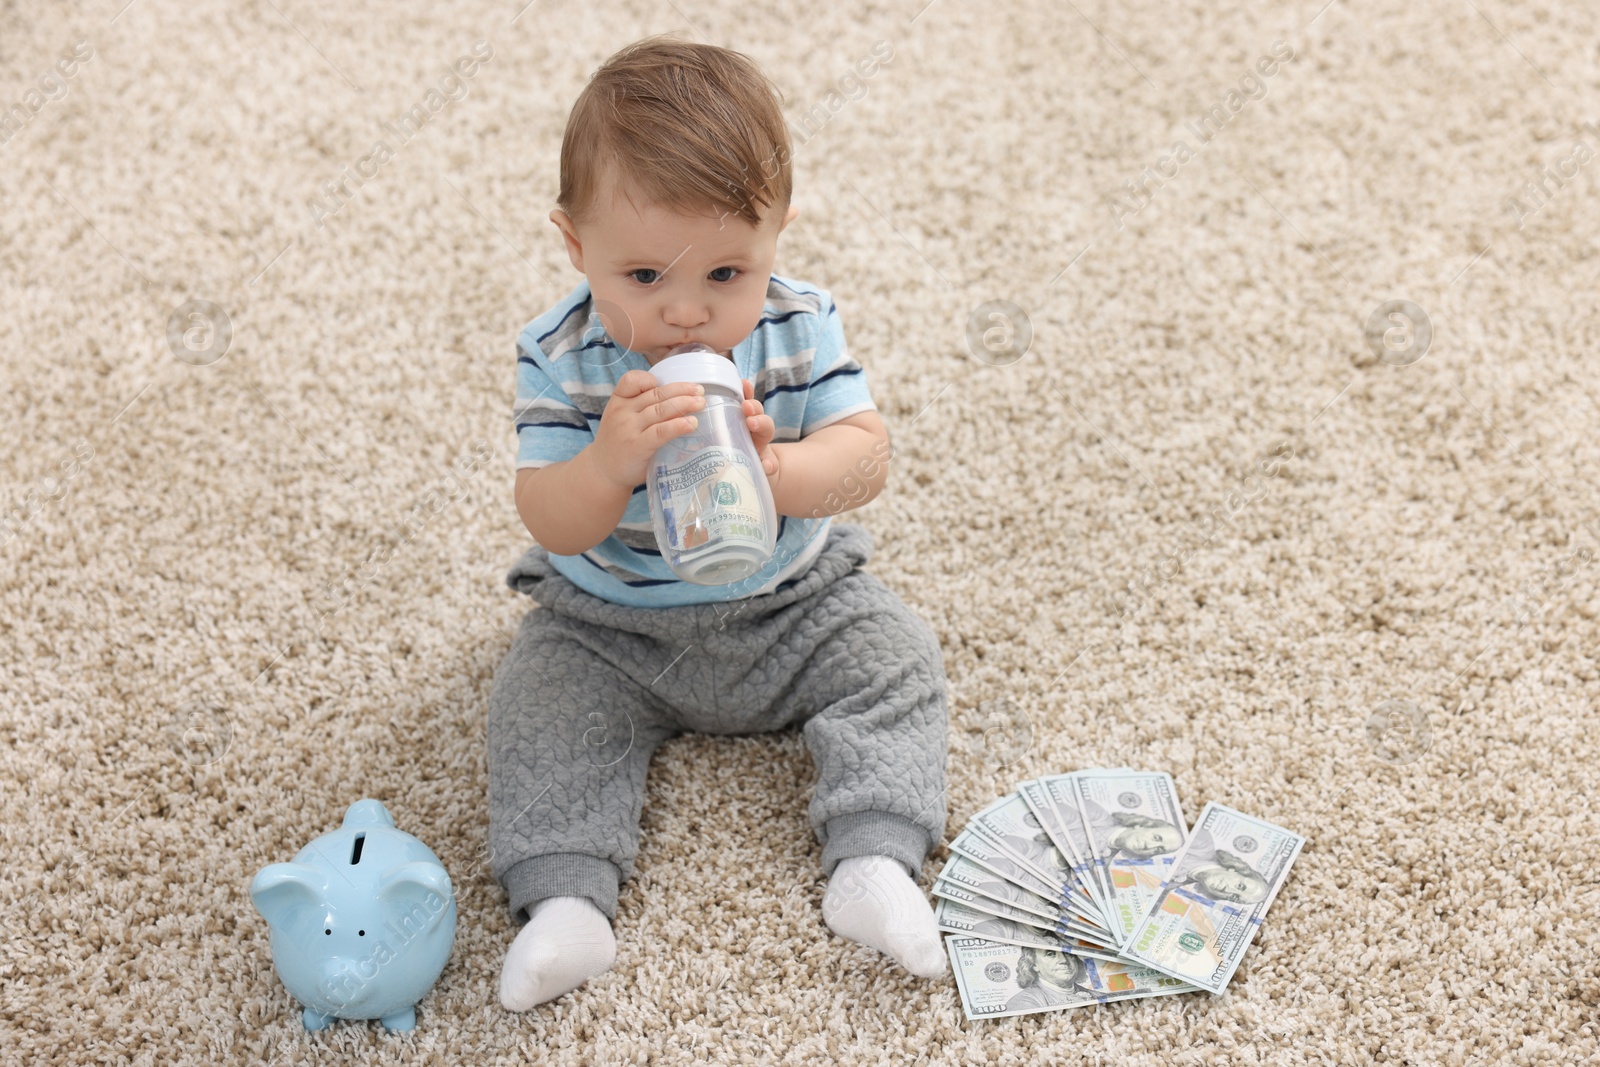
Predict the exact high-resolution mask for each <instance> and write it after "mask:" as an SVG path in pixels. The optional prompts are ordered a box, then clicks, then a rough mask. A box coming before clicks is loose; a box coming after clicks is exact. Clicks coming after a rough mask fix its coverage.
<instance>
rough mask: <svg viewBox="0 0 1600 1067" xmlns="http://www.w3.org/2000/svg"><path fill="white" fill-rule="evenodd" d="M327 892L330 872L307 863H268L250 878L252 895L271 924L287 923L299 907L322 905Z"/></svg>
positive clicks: (262, 914) (256, 904) (259, 909)
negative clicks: (327, 873) (324, 871)
mask: <svg viewBox="0 0 1600 1067" xmlns="http://www.w3.org/2000/svg"><path fill="white" fill-rule="evenodd" d="M327 893H328V877H327V875H326V874H324V873H323V872H322V871H320V870H318V869H317V868H315V867H312V866H310V865H309V864H305V863H273V864H269V865H267V866H265V867H263V868H261V870H260V871H258V872H257V873H256V876H255V877H254V878H253V879H251V880H250V899H251V900H252V901H254V902H255V906H256V910H257V911H259V912H260V913H261V917H262V918H263V919H265V920H267V925H269V926H283V925H287V923H288V920H289V917H290V916H292V915H293V914H294V913H295V912H296V911H297V910H299V909H300V908H304V907H316V906H319V905H321V904H322V902H323V901H324V900H325V899H326V898H327Z"/></svg>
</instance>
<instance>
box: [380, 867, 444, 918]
mask: <svg viewBox="0 0 1600 1067" xmlns="http://www.w3.org/2000/svg"><path fill="white" fill-rule="evenodd" d="M378 899H380V900H382V901H383V902H384V903H385V904H397V905H399V906H400V907H401V908H402V909H403V910H410V909H411V908H413V907H415V906H417V905H421V906H422V909H423V910H424V911H426V912H427V913H428V914H430V915H437V914H439V913H441V912H443V911H444V905H445V902H446V901H449V900H450V899H451V896H450V876H449V875H448V874H446V873H445V871H444V868H443V867H441V866H439V865H438V864H437V863H429V862H427V861H426V860H417V861H415V862H413V863H402V864H400V865H399V866H398V867H393V868H391V869H389V870H387V871H385V872H384V874H383V882H382V884H381V885H380V886H379V887H378Z"/></svg>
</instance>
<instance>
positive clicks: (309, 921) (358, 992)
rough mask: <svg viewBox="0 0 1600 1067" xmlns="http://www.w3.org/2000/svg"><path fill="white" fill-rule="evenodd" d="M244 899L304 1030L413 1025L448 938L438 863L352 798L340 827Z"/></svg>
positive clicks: (259, 879) (448, 913) (450, 911)
mask: <svg viewBox="0 0 1600 1067" xmlns="http://www.w3.org/2000/svg"><path fill="white" fill-rule="evenodd" d="M250 899H251V900H252V901H253V902H254V903H255V906H256V910H257V911H259V912H260V913H261V917H262V918H263V919H265V920H266V921H267V925H268V926H270V927H271V928H272V963H273V966H274V967H275V968H276V969H277V971H278V977H279V978H281V979H282V980H283V984H284V987H285V988H287V989H288V990H289V994H290V995H291V996H293V997H294V998H295V999H296V1000H298V1001H299V1002H300V1003H301V1004H303V1005H304V1006H305V1011H304V1012H303V1013H302V1015H301V1021H302V1022H303V1023H305V1027H306V1029H307V1030H321V1029H323V1028H324V1027H326V1026H330V1025H332V1023H333V1020H335V1019H379V1020H381V1021H382V1022H383V1025H384V1026H385V1027H387V1028H388V1029H390V1030H410V1029H411V1028H412V1027H414V1026H415V1025H416V1024H417V1009H416V1006H417V1001H419V1000H421V999H422V997H423V995H424V994H425V993H427V992H428V990H429V989H431V988H432V987H433V983H434V982H435V981H437V980H438V978H439V975H440V973H441V972H443V970H444V965H445V963H446V962H448V961H449V959H450V949H451V948H452V947H454V945H455V940H456V898H455V893H454V892H452V890H451V888H450V876H449V875H448V874H446V873H445V870H444V865H443V864H441V863H440V862H439V857H437V856H435V855H434V854H433V852H432V851H431V850H430V849H429V848H428V846H427V845H424V844H423V843H422V842H421V841H418V840H417V839H416V838H414V837H412V836H411V835H410V834H408V833H405V832H404V831H402V830H396V829H395V828H394V817H393V816H392V815H390V814H389V811H388V809H387V808H385V807H384V806H383V805H382V804H380V803H379V802H378V801H376V800H371V799H365V800H358V801H356V802H355V803H354V804H352V805H350V807H349V809H348V810H347V811H346V812H345V813H344V823H343V825H341V826H340V827H339V829H337V830H334V831H332V832H330V833H326V834H323V835H322V836H321V837H319V838H317V839H316V840H315V841H313V842H311V844H309V845H307V846H306V847H305V848H303V849H301V850H300V852H299V854H297V855H296V856H295V858H294V860H293V862H290V863H274V864H270V865H269V866H266V867H263V868H262V869H261V870H260V872H258V873H257V874H256V876H255V878H253V879H252V880H251V882H250Z"/></svg>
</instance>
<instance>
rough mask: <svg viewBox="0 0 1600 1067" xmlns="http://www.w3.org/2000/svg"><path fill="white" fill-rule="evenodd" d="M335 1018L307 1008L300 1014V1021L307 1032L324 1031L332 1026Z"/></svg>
mask: <svg viewBox="0 0 1600 1067" xmlns="http://www.w3.org/2000/svg"><path fill="white" fill-rule="evenodd" d="M335 1018H337V1016H333V1015H324V1014H322V1013H321V1012H320V1011H317V1010H316V1009H315V1008H307V1009H306V1010H305V1011H303V1012H301V1013H300V1021H301V1022H302V1023H304V1024H305V1028H306V1029H307V1030H326V1029H327V1028H328V1027H330V1026H332V1025H333V1020H334V1019H335Z"/></svg>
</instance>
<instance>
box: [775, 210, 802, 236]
mask: <svg viewBox="0 0 1600 1067" xmlns="http://www.w3.org/2000/svg"><path fill="white" fill-rule="evenodd" d="M798 214H800V208H799V207H798V206H796V205H794V204H790V205H789V210H788V211H787V212H785V213H784V216H783V221H782V222H780V223H778V232H779V233H782V232H783V228H784V227H785V226H787V225H789V223H791V222H793V221H794V217H795V216H796V215H798Z"/></svg>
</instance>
